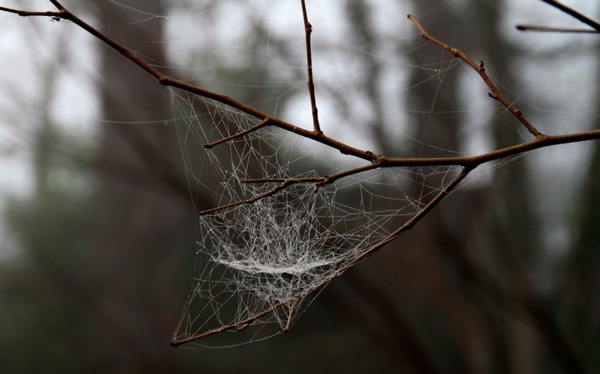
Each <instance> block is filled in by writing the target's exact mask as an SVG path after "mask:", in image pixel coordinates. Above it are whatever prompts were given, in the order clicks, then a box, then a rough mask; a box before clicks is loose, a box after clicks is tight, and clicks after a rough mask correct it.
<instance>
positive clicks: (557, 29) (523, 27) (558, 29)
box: [515, 24, 600, 34]
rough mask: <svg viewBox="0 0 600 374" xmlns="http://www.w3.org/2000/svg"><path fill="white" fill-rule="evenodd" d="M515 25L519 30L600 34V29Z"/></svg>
mask: <svg viewBox="0 0 600 374" xmlns="http://www.w3.org/2000/svg"><path fill="white" fill-rule="evenodd" d="M515 27H516V29H517V30H519V31H538V32H558V33H563V34H600V31H598V30H590V29H574V28H568V27H554V26H536V25H523V24H519V25H516V26H515Z"/></svg>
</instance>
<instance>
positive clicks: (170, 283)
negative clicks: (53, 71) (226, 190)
mask: <svg viewBox="0 0 600 374" xmlns="http://www.w3.org/2000/svg"><path fill="white" fill-rule="evenodd" d="M124 5H126V6H127V7H120V6H116V5H115V4H114V3H112V2H98V3H97V4H96V6H97V7H98V18H97V19H98V20H99V21H100V22H102V29H103V30H104V32H106V33H107V34H108V35H110V36H111V37H113V38H114V39H115V40H117V41H119V42H120V43H122V44H124V45H125V46H128V47H131V48H132V49H133V50H134V51H135V52H136V53H138V54H139V55H140V56H142V57H143V58H144V59H146V60H148V61H151V62H152V63H157V64H159V65H163V66H165V65H167V64H166V57H165V52H164V50H163V43H160V41H162V40H163V38H164V36H163V27H162V21H161V19H159V18H157V19H153V20H147V21H145V22H140V23H135V25H134V27H132V26H131V23H133V22H134V21H135V20H136V18H135V17H139V16H140V15H139V13H136V12H134V11H132V9H140V10H143V11H145V12H148V14H158V15H163V14H166V9H165V8H164V2H163V1H159V0H152V1H147V0H130V1H127V2H126V3H124ZM129 7H130V8H129ZM144 17H145V16H144ZM99 81H100V82H101V87H100V89H101V101H102V103H101V105H102V112H101V113H102V114H101V118H105V119H107V121H106V122H102V123H100V137H101V139H100V145H99V148H98V161H97V162H98V166H99V167H100V169H102V170H103V171H105V172H104V173H101V174H99V175H98V181H97V186H98V187H97V194H96V211H95V217H96V226H95V233H96V235H97V237H96V245H97V250H96V254H97V259H96V260H97V264H98V267H97V268H98V269H100V270H101V273H98V274H96V275H97V279H98V284H97V285H96V288H97V292H96V294H97V301H98V314H99V316H98V317H99V324H100V325H101V326H102V327H103V328H104V330H105V333H106V335H105V336H104V337H102V338H103V339H102V340H100V341H99V342H98V347H99V350H98V352H97V354H98V359H99V360H102V362H103V363H105V364H106V365H107V366H108V369H111V370H112V369H119V370H128V371H142V370H152V371H155V372H156V371H166V369H167V368H169V369H173V367H172V366H171V365H170V360H172V359H173V358H174V354H175V353H176V351H175V350H173V349H169V348H168V344H169V341H170V339H171V335H172V333H173V330H174V327H175V323H176V318H178V316H179V312H180V308H181V305H182V300H183V295H182V294H181V293H180V292H178V291H180V289H178V288H177V286H178V285H180V283H178V282H177V281H175V280H176V279H177V276H178V274H177V271H178V269H179V268H180V265H181V263H180V261H181V259H182V255H183V253H184V252H186V249H188V247H187V246H185V245H179V246H178V244H181V241H180V240H178V239H179V238H178V231H181V227H185V225H189V224H190V222H187V223H183V222H184V221H185V220H184V217H185V216H189V212H190V210H189V205H186V204H182V201H183V200H180V199H179V197H178V196H177V194H176V193H173V190H170V189H169V188H166V187H168V186H169V184H170V183H169V181H174V180H175V179H176V177H175V176H176V171H175V170H174V168H173V165H174V163H173V162H172V159H171V155H172V154H174V148H173V147H174V146H175V145H176V139H175V138H174V137H173V136H174V132H173V131H172V129H171V128H172V126H168V125H167V124H166V123H159V122H157V121H161V120H166V119H168V118H172V113H171V109H170V104H169V96H168V92H167V91H166V90H165V89H164V88H162V87H161V86H160V85H159V84H158V83H157V82H156V81H155V80H154V79H153V78H151V77H149V76H148V75H147V74H146V73H145V72H143V71H141V69H139V68H137V67H136V66H134V65H133V64H131V63H130V62H129V61H127V60H125V59H124V58H123V57H122V56H121V55H119V54H117V53H115V52H114V51H112V50H109V49H108V48H104V47H103V48H102V49H101V62H100V65H99ZM113 121H114V122H113ZM144 121H148V122H144ZM175 183H176V182H175Z"/></svg>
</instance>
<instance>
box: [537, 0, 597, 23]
mask: <svg viewBox="0 0 600 374" xmlns="http://www.w3.org/2000/svg"><path fill="white" fill-rule="evenodd" d="M542 1H543V2H545V3H546V4H548V5H550V6H553V7H555V8H556V9H558V10H560V11H562V12H564V13H566V14H568V15H570V16H571V17H573V18H575V19H576V20H578V21H580V22H582V23H585V24H586V25H588V26H590V27H592V28H594V29H595V30H596V31H600V23H598V22H596V21H594V20H593V19H591V18H589V17H588V16H586V15H584V14H582V13H581V12H579V11H577V10H575V9H573V8H569V7H568V6H566V5H564V4H562V3H560V2H558V1H556V0H542Z"/></svg>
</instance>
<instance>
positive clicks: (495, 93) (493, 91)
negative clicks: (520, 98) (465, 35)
mask: <svg viewBox="0 0 600 374" xmlns="http://www.w3.org/2000/svg"><path fill="white" fill-rule="evenodd" d="M408 19H410V20H411V21H412V22H413V23H414V24H415V26H416V27H417V29H418V30H419V32H420V33H421V36H422V37H423V39H425V40H427V41H430V42H432V43H433V44H435V45H437V46H439V47H440V48H442V49H444V50H446V51H448V52H450V53H451V54H452V55H454V57H458V58H460V59H461V60H463V61H464V62H466V63H467V64H468V65H469V66H470V67H472V68H473V70H475V71H476V72H477V74H479V76H480V77H481V79H483V81H484V82H485V84H486V85H487V86H488V88H489V89H490V92H489V93H488V95H489V96H490V97H491V98H492V99H494V100H496V101H498V102H499V103H500V104H502V106H503V107H504V108H506V110H508V111H509V112H510V113H511V114H512V115H513V116H514V117H515V118H517V119H518V120H519V122H521V124H523V126H525V128H526V129H527V131H529V133H530V134H532V135H533V136H535V137H536V138H537V137H539V136H542V135H543V134H542V133H541V132H540V131H539V130H538V129H536V128H535V127H534V126H533V124H531V123H530V122H529V121H528V120H527V119H526V118H525V116H523V113H521V111H519V110H517V109H516V108H515V107H513V105H512V104H511V103H510V102H509V101H508V100H507V99H506V98H505V97H504V95H502V94H501V93H500V91H499V90H498V88H496V85H495V84H494V82H492V80H491V79H490V77H489V76H488V75H487V73H486V72H485V67H484V65H483V61H481V62H480V63H479V64H476V63H475V61H473V60H472V59H471V58H470V57H469V56H467V54H465V53H464V52H463V51H461V50H459V49H457V48H454V47H451V46H449V45H448V44H446V43H444V42H442V41H441V40H439V39H436V38H435V37H433V36H431V35H430V34H429V33H428V32H427V31H425V29H424V28H423V26H421V24H420V23H419V21H417V19H416V18H415V17H414V16H413V15H412V14H409V15H408Z"/></svg>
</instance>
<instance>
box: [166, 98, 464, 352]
mask: <svg viewBox="0 0 600 374" xmlns="http://www.w3.org/2000/svg"><path fill="white" fill-rule="evenodd" d="M170 92H171V97H172V100H171V101H172V105H173V108H174V113H175V116H176V118H177V122H178V125H177V126H178V134H179V138H180V142H181V149H182V150H184V151H183V159H184V164H185V167H186V175H187V177H188V181H189V183H190V185H191V186H192V187H194V186H196V187H197V186H198V185H200V186H201V187H202V189H203V191H205V192H203V194H204V197H205V198H206V197H207V196H206V195H207V194H209V195H211V198H212V199H213V202H214V206H215V207H224V208H223V209H217V210H209V211H205V212H204V213H201V214H199V239H198V244H197V245H198V246H197V260H196V266H197V271H196V275H195V277H194V280H193V283H192V286H191V290H190V293H189V296H188V298H187V301H186V304H185V307H184V311H183V313H182V316H181V319H180V321H179V324H178V326H177V329H176V331H175V333H174V336H173V342H174V344H175V345H179V344H182V343H185V342H188V341H193V344H195V345H201V346H227V345H232V344H240V343H247V342H253V341H257V340H261V339H264V338H267V337H270V336H273V335H275V334H278V333H281V332H285V331H288V330H289V329H290V328H291V327H292V326H293V325H294V323H295V322H296V321H297V319H298V317H299V316H300V315H301V314H302V312H303V311H304V310H305V309H306V308H307V307H308V305H309V304H310V303H311V302H312V300H313V299H314V297H315V296H317V295H318V293H319V292H320V291H321V290H322V289H323V287H324V286H325V285H326V284H327V283H328V282H329V281H330V280H331V279H332V278H334V277H335V276H337V275H339V274H341V273H342V272H343V271H345V270H346V269H347V268H349V267H351V266H353V265H354V264H356V263H357V262H360V261H362V257H363V256H364V255H365V253H366V252H367V251H368V250H369V249H370V248H371V247H372V246H374V245H376V244H377V243H378V242H380V241H382V240H384V239H385V238H386V237H388V236H389V235H390V233H391V232H393V231H394V230H395V229H397V228H398V227H399V226H401V225H402V224H404V223H406V222H407V221H408V220H409V219H411V218H412V217H414V216H415V215H416V214H418V213H419V212H420V211H421V210H422V209H423V208H424V207H425V206H426V205H427V203H428V202H429V201H430V200H431V199H432V198H433V197H434V196H435V195H436V194H437V193H439V191H440V190H441V189H442V188H443V187H444V186H445V184H446V183H447V182H449V181H451V180H452V179H453V177H455V176H456V175H457V174H458V172H459V171H460V169H461V168H460V167H457V166H441V167H437V166H436V167H430V166H427V167H410V168H393V169H390V168H382V169H376V170H371V171H368V172H363V173H360V174H356V175H353V176H350V177H346V178H343V179H340V180H338V181H336V182H335V183H333V184H328V185H325V186H322V187H319V188H318V189H317V188H315V184H314V182H310V181H311V180H312V179H311V178H316V177H319V176H322V175H323V174H320V173H317V172H316V171H315V169H316V168H317V167H316V165H317V164H318V165H322V164H323V163H325V164H328V167H329V169H328V170H325V171H324V172H325V173H331V172H336V171H340V170H337V169H335V167H334V166H332V165H335V164H338V163H336V162H328V160H332V159H335V157H333V155H332V154H330V153H326V151H325V150H324V149H321V147H320V145H319V144H315V142H307V141H305V140H303V139H302V138H301V137H299V136H296V135H294V134H290V133H287V132H284V131H282V130H281V129H278V128H275V127H263V128H260V129H258V130H256V131H250V130H249V129H252V128H254V126H256V125H257V124H258V123H260V120H259V119H257V118H254V117H252V116H250V115H247V114H244V113H242V112H240V111H238V110H236V109H233V108H230V107H228V106H225V105H223V104H221V103H218V102H215V101H212V100H210V99H205V98H201V97H198V96H195V95H192V94H189V93H187V92H182V91H179V90H175V89H173V90H171V91H170ZM240 133H243V134H244V136H234V135H235V134H240ZM231 137H232V138H231ZM223 139H229V140H228V141H225V142H221V143H219V144H216V145H214V146H213V147H211V148H210V149H207V150H206V157H207V159H208V160H209V167H207V168H203V169H202V170H200V171H199V170H193V167H192V166H191V165H193V164H194V160H192V159H191V157H198V155H197V154H189V153H188V152H186V151H185V150H186V149H188V148H189V145H190V144H192V145H193V144H196V147H197V145H198V143H200V144H205V145H206V144H211V143H213V142H219V141H220V140H223ZM213 144H214V143H213ZM338 165H339V164H338ZM320 167H321V170H320V171H321V172H323V170H322V166H320ZM338 168H339V166H338ZM207 173H214V175H213V177H215V178H216V180H218V181H219V183H218V184H217V185H210V186H209V185H207V182H205V181H206V180H209V179H212V178H207V177H206V174H207ZM289 178H305V180H308V181H307V182H305V183H294V184H291V185H288V186H286V188H283V189H281V190H277V191H276V192H274V190H276V186H277V185H278V184H279V183H281V180H284V179H289ZM261 196H263V198H261V199H257V200H255V199H256V197H261ZM239 202H246V203H242V204H236V203H239ZM221 332H235V333H236V334H235V338H229V337H223V336H222V335H223V334H218V333H221ZM225 335H228V334H225ZM200 337H201V338H202V339H199V338H200Z"/></svg>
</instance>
